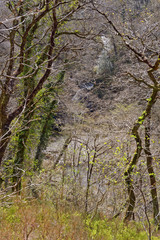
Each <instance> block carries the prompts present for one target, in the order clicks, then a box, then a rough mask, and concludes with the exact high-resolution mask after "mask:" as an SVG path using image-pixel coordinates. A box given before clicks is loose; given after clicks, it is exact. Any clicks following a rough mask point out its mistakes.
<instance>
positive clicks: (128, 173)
mask: <svg viewBox="0 0 160 240" xmlns="http://www.w3.org/2000/svg"><path fill="white" fill-rule="evenodd" d="M157 94H158V88H154V89H153V91H152V94H151V97H150V98H149V99H148V104H147V106H146V110H145V111H144V112H143V113H142V115H141V116H140V117H139V118H138V120H137V121H136V122H135V124H134V126H133V128H132V136H133V137H134V138H135V141H136V150H135V153H134V155H133V158H132V160H131V162H130V163H129V165H128V167H127V168H126V170H125V172H124V177H125V182H126V185H127V188H128V207H127V210H126V214H125V218H124V221H125V222H127V221H130V220H131V218H132V217H133V216H134V207H135V201H136V196H135V193H134V186H133V180H132V172H133V170H134V167H135V165H136V164H137V162H138V159H139V157H140V155H141V151H142V142H141V139H140V136H139V133H138V130H139V128H140V126H141V125H142V124H143V122H144V120H145V119H146V118H147V116H149V115H150V113H151V109H152V107H153V105H154V103H155V102H156V98H157Z"/></svg>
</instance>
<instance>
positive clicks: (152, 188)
mask: <svg viewBox="0 0 160 240" xmlns="http://www.w3.org/2000/svg"><path fill="white" fill-rule="evenodd" d="M150 121H151V116H150V115H149V116H148V119H147V124H146V127H145V149H144V151H145V154H146V159H147V170H148V174H149V180H150V191H151V196H152V204H153V218H154V221H155V224H156V225H157V226H158V229H160V215H159V202H158V196H157V188H156V176H155V172H154V168H153V157H152V153H151V150H150V130H151V129H150Z"/></svg>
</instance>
